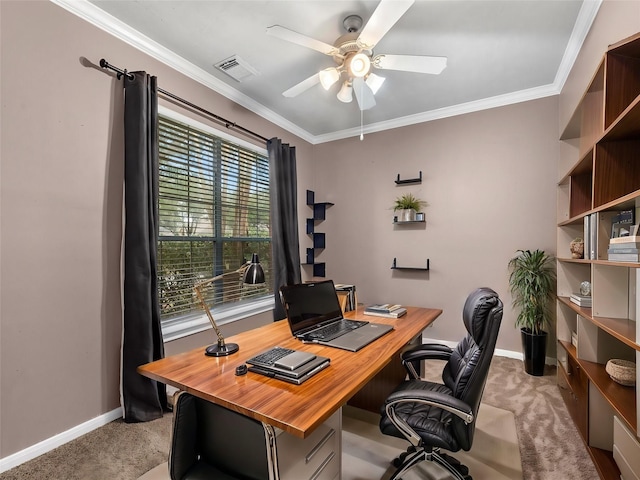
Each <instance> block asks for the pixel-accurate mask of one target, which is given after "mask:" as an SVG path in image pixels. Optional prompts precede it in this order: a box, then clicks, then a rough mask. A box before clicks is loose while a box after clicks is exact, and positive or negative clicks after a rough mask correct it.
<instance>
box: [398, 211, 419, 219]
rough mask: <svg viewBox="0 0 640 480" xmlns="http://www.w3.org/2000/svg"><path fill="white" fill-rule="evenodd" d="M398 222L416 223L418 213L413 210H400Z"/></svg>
mask: <svg viewBox="0 0 640 480" xmlns="http://www.w3.org/2000/svg"><path fill="white" fill-rule="evenodd" d="M398 221H399V222H415V221H416V211H415V210H414V209H413V208H405V209H403V210H399V211H398Z"/></svg>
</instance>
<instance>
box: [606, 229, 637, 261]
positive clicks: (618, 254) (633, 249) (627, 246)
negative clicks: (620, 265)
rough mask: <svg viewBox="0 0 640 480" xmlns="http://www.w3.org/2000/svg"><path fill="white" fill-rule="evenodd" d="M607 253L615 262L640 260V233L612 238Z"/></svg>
mask: <svg viewBox="0 0 640 480" xmlns="http://www.w3.org/2000/svg"><path fill="white" fill-rule="evenodd" d="M607 254H608V256H607V258H608V259H609V260H612V261H615V262H640V235H629V236H626V237H615V238H612V239H610V240H609V249H608V250H607Z"/></svg>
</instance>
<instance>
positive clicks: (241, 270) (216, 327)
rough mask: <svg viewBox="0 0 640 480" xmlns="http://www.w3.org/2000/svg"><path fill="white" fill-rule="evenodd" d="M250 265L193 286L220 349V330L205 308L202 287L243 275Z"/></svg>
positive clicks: (222, 344) (222, 343)
mask: <svg viewBox="0 0 640 480" xmlns="http://www.w3.org/2000/svg"><path fill="white" fill-rule="evenodd" d="M250 263H251V262H246V263H245V264H244V265H242V266H241V267H240V268H238V269H237V270H234V271H232V272H226V273H222V274H220V275H217V276H215V277H213V278H209V279H207V280H202V281H201V282H196V283H195V284H194V285H193V290H194V292H196V296H197V297H198V300H199V301H200V305H201V306H202V309H203V310H204V313H206V314H207V317H208V318H209V322H210V323H211V326H212V327H213V331H214V332H216V335H217V336H218V345H219V346H221V347H222V346H224V337H223V336H222V332H221V331H220V329H219V328H218V326H217V325H216V322H215V320H214V319H213V315H212V314H211V310H209V307H208V306H207V302H206V301H205V299H204V295H203V294H202V290H201V288H202V287H204V286H205V285H210V284H212V283H213V282H215V281H217V280H220V279H222V278H224V277H226V276H227V275H233V274H234V273H243V272H244V271H245V270H246V269H247V268H248V267H249V264H250Z"/></svg>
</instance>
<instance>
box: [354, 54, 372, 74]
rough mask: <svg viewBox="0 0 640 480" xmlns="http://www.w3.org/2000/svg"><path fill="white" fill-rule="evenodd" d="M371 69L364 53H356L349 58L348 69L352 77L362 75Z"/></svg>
mask: <svg viewBox="0 0 640 480" xmlns="http://www.w3.org/2000/svg"><path fill="white" fill-rule="evenodd" d="M369 70H371V60H370V59H369V57H368V56H367V55H365V54H364V53H357V54H355V55H354V56H353V57H352V58H351V62H350V63H349V71H350V72H351V75H353V76H354V77H364V76H365V75H366V74H367V73H369Z"/></svg>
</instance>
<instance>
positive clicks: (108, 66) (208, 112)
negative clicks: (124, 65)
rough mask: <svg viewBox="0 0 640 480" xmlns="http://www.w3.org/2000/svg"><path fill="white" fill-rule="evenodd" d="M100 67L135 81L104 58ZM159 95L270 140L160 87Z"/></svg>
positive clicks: (227, 125)
mask: <svg viewBox="0 0 640 480" xmlns="http://www.w3.org/2000/svg"><path fill="white" fill-rule="evenodd" d="M100 66H101V67H102V68H108V69H109V70H113V71H114V72H116V73H117V74H118V80H120V79H121V78H122V76H123V75H126V76H127V78H129V79H131V80H133V78H134V77H133V75H132V74H130V73H129V72H128V71H127V70H122V69H120V68H118V67H115V66H113V65H111V64H110V63H109V62H107V61H106V60H105V59H104V58H102V59H101V60H100ZM158 93H161V94H162V95H164V96H166V97H169V98H171V99H173V100H176V101H177V102H180V103H182V104H184V105H187V106H188V107H189V108H193V109H194V110H197V111H198V112H200V113H204V114H205V115H208V116H210V117H212V118H214V119H216V120H217V121H219V122H221V123H224V126H225V127H227V128H229V129H235V130H239V131H240V132H242V133H245V134H247V135H250V136H252V137H255V138H258V139H260V140H262V141H263V142H265V143H266V142H267V141H268V140H269V139H268V138H265V137H263V136H262V135H260V134H258V133H256V132H252V131H251V130H249V129H247V128H244V127H242V126H240V125H238V124H237V123H235V122H232V121H230V120H227V119H226V118H224V117H221V116H220V115H216V114H215V113H211V112H210V111H208V110H205V109H204V108H202V107H199V106H198V105H195V104H194V103H191V102H190V101H188V100H185V99H184V98H180V97H178V96H177V95H174V94H173V93H171V92H167V91H166V90H163V89H162V88H160V87H158Z"/></svg>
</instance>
